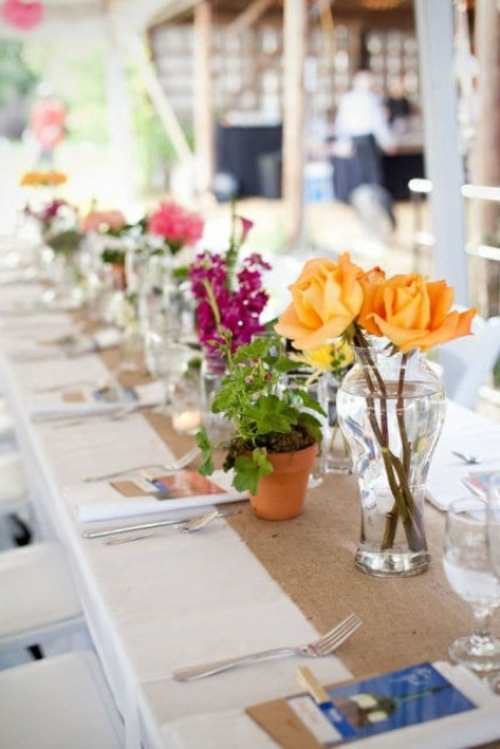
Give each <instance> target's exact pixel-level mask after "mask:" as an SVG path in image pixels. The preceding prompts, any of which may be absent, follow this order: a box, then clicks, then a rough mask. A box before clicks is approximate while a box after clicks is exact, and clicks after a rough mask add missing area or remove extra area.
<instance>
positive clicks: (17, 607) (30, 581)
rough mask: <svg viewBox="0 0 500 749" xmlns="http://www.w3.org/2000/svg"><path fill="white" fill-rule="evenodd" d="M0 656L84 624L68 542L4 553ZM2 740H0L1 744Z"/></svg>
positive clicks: (0, 568) (0, 562)
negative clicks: (65, 550)
mask: <svg viewBox="0 0 500 749" xmlns="http://www.w3.org/2000/svg"><path fill="white" fill-rule="evenodd" d="M0 601H1V606H0V656H2V655H5V654H7V653H9V651H19V650H20V649H22V648H28V647H30V646H33V645H41V646H42V648H43V642H44V640H46V639H48V638H55V637H59V636H62V635H69V634H72V633H74V632H78V631H81V630H82V629H83V628H84V623H85V620H84V616H83V612H82V608H81V605H80V601H79V598H78V594H77V592H76V588H75V586H74V584H73V581H72V578H71V574H70V571H69V566H68V560H67V559H66V556H65V554H64V550H63V548H62V546H60V545H59V544H58V543H55V542H43V543H36V544H30V545H28V546H23V547H20V548H18V549H9V550H7V551H4V552H3V553H2V554H0ZM1 745H2V744H1V742H0V746H1Z"/></svg>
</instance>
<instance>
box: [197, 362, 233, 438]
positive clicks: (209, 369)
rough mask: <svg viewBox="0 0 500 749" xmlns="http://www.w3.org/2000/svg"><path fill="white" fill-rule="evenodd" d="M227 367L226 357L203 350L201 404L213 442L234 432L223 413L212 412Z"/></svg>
mask: <svg viewBox="0 0 500 749" xmlns="http://www.w3.org/2000/svg"><path fill="white" fill-rule="evenodd" d="M226 367H227V362H226V360H225V358H224V357H222V356H220V355H219V354H217V353H214V352H213V351H210V350H205V351H204V352H203V359H202V362H201V373H200V383H201V405H202V411H203V421H204V424H205V429H206V430H207V433H208V435H209V437H210V440H211V441H213V442H219V441H221V440H223V439H226V438H230V436H231V432H232V429H231V424H230V422H228V421H227V420H226V419H225V418H224V416H222V415H221V414H218V413H213V412H212V403H213V399H214V397H215V396H216V394H217V393H218V392H219V389H220V386H221V383H222V380H223V378H224V375H225V374H226Z"/></svg>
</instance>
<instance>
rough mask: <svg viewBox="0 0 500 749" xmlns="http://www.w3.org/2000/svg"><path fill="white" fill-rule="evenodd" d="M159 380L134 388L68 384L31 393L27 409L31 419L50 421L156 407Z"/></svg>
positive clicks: (159, 394) (160, 392)
mask: <svg viewBox="0 0 500 749" xmlns="http://www.w3.org/2000/svg"><path fill="white" fill-rule="evenodd" d="M162 397H163V386H162V384H161V383H160V382H152V383H148V384H147V385H139V386H138V387H136V388H114V389H113V388H99V387H98V386H97V385H96V386H95V387H88V386H81V387H79V386H75V387H74V388H71V387H68V388H66V389H64V390H63V391H60V392H55V393H39V394H37V395H33V396H32V397H31V398H30V400H29V403H28V408H29V411H30V413H31V417H32V420H33V421H50V420H57V419H64V418H69V417H73V416H82V417H84V416H93V415H99V414H106V413H113V412H115V411H119V410H120V409H122V408H124V409H125V408H128V407H130V409H131V410H134V409H136V408H137V409H139V408H147V407H149V406H155V405H157V404H158V403H160V402H161V400H162Z"/></svg>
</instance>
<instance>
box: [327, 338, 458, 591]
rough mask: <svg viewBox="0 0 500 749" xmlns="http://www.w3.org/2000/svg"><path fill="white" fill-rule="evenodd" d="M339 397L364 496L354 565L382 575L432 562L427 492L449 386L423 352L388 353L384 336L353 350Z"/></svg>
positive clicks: (413, 571)
mask: <svg viewBox="0 0 500 749" xmlns="http://www.w3.org/2000/svg"><path fill="white" fill-rule="evenodd" d="M354 351H355V357H356V362H355V365H354V367H353V368H352V369H351V370H350V372H348V374H347V375H346V376H345V378H344V380H343V382H342V384H341V386H340V389H339V392H338V396H337V418H338V421H339V424H340V427H341V429H342V431H343V433H344V436H345V437H346V439H347V441H348V443H349V446H350V450H351V457H352V461H353V469H354V471H355V473H356V474H357V478H358V484H359V491H360V498H361V536H360V541H359V544H358V547H357V550H356V555H355V564H356V566H357V567H358V568H359V569H361V570H362V571H363V572H366V573H368V574H371V575H375V576H378V577H393V576H402V577H407V576H410V575H417V574H420V573H421V572H424V570H425V569H426V568H427V567H428V564H429V553H428V550H427V543H426V538H425V524H424V496H425V482H426V479H427V474H428V471H429V466H430V460H431V457H432V454H433V452H434V448H435V447H436V444H437V441H438V438H439V435H440V433H441V428H442V425H443V421H444V416H445V409H446V399H445V392H444V388H443V385H442V383H441V381H440V379H439V377H438V376H437V375H436V374H435V372H434V371H433V370H432V369H431V368H430V367H429V366H428V365H427V363H426V361H425V359H424V358H423V357H422V356H421V355H420V354H419V353H418V352H410V353H409V354H400V353H396V354H392V355H391V354H390V352H391V348H390V347H388V345H387V342H386V341H384V340H383V339H377V340H376V342H375V343H374V344H372V345H367V346H366V347H361V348H355V349H354Z"/></svg>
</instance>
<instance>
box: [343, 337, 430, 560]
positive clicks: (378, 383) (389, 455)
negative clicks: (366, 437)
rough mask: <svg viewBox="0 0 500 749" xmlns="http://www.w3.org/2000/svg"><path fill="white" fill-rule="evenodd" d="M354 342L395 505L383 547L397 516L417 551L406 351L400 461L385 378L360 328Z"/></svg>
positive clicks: (420, 541) (399, 404)
mask: <svg viewBox="0 0 500 749" xmlns="http://www.w3.org/2000/svg"><path fill="white" fill-rule="evenodd" d="M353 343H354V344H355V345H356V346H358V348H359V349H360V357H361V361H362V364H363V372H364V376H365V380H366V383H367V386H368V390H369V395H368V396H367V398H366V401H367V407H368V418H369V421H370V425H371V427H372V430H373V434H374V436H375V439H376V440H377V442H378V444H379V446H380V449H381V454H382V459H383V461H384V468H385V472H386V476H387V480H388V483H389V488H390V490H391V494H392V496H393V498H394V506H393V508H392V510H391V511H390V512H389V513H387V516H386V525H385V529H384V535H383V538H382V542H381V548H382V549H389V548H391V547H392V546H393V545H394V539H395V536H396V530H397V524H398V521H399V518H401V521H402V523H403V527H404V530H405V535H406V538H407V541H408V546H409V548H410V549H411V550H412V551H420V550H422V549H423V548H424V547H425V541H424V538H423V529H422V527H421V524H420V523H419V518H417V517H416V515H417V513H416V507H415V502H414V498H413V495H412V492H411V487H410V484H409V480H408V479H409V470H410V461H411V444H410V442H409V440H408V435H407V431H406V424H405V420H404V385H405V372H406V364H407V358H408V357H407V354H403V360H402V364H401V369H400V374H399V379H398V392H397V401H396V409H397V421H398V427H399V432H400V437H401V444H402V455H403V460H402V461H401V460H400V459H399V458H398V457H397V456H396V455H395V454H394V453H393V452H392V451H391V450H390V447H389V433H388V417H387V397H388V395H387V387H386V384H385V381H384V379H383V377H382V375H381V374H380V371H379V370H378V367H377V366H376V364H375V362H374V360H373V357H372V355H371V353H370V351H369V344H368V342H367V340H366V338H365V337H364V335H363V334H362V332H361V331H360V330H359V329H356V331H355V333H354V336H353ZM377 393H378V394H379V397H380V424H379V422H378V421H377V415H376V412H375V397H374V396H375V394H377Z"/></svg>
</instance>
